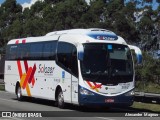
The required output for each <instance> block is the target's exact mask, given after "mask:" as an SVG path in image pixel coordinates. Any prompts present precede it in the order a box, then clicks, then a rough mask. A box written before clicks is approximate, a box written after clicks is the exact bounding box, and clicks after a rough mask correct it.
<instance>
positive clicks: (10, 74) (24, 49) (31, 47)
mask: <svg viewBox="0 0 160 120" xmlns="http://www.w3.org/2000/svg"><path fill="white" fill-rule="evenodd" d="M132 49H133V50H135V53H136V54H137V58H138V62H141V58H142V57H141V51H140V49H139V48H138V47H135V46H131V45H128V44H127V43H126V42H125V40H124V39H123V38H122V37H120V36H117V35H116V34H115V33H113V32H111V31H108V30H105V29H98V28H95V29H71V30H63V31H55V32H51V33H48V34H47V35H46V36H41V37H28V38H22V39H14V40H11V41H9V42H8V44H7V50H6V60H5V75H4V81H5V90H6V91H8V92H12V93H15V94H16V95H17V99H18V100H22V98H23V97H24V96H29V97H36V98H43V99H49V100H53V101H56V102H57V103H58V107H60V108H63V107H64V106H65V103H71V104H75V105H84V106H85V105H87V106H88V105H91V106H114V105H122V106H129V105H132V103H133V98H134V88H135V84H134V82H135V79H134V76H135V73H134V64H133V59H132V54H131V50H132Z"/></svg>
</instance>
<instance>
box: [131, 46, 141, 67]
mask: <svg viewBox="0 0 160 120" xmlns="http://www.w3.org/2000/svg"><path fill="white" fill-rule="evenodd" d="M129 48H130V49H131V50H134V52H135V54H136V58H137V63H138V64H141V63H142V52H141V50H140V49H139V48H138V47H136V46H133V45H129Z"/></svg>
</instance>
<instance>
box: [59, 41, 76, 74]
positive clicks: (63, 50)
mask: <svg viewBox="0 0 160 120" xmlns="http://www.w3.org/2000/svg"><path fill="white" fill-rule="evenodd" d="M57 63H58V65H59V66H60V67H62V68H63V69H65V70H66V71H68V72H70V73H71V74H73V75H75V76H76V77H78V65H77V50H76V47H75V46H74V45H72V44H69V43H64V42H59V43H58V49H57Z"/></svg>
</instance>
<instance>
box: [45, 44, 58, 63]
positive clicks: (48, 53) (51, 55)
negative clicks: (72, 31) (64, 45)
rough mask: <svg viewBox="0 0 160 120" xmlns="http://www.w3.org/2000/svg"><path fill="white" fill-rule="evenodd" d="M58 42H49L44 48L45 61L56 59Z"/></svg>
mask: <svg viewBox="0 0 160 120" xmlns="http://www.w3.org/2000/svg"><path fill="white" fill-rule="evenodd" d="M56 45H57V42H47V43H45V44H44V47H43V59H48V60H53V59H55V55H56V54H55V53H56Z"/></svg>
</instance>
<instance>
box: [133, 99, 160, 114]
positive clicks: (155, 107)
mask: <svg viewBox="0 0 160 120" xmlns="http://www.w3.org/2000/svg"><path fill="white" fill-rule="evenodd" d="M131 107H132V108H134V109H137V110H142V111H150V112H159V113H160V104H153V103H141V102H134V104H133V105H132V106H131Z"/></svg>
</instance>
